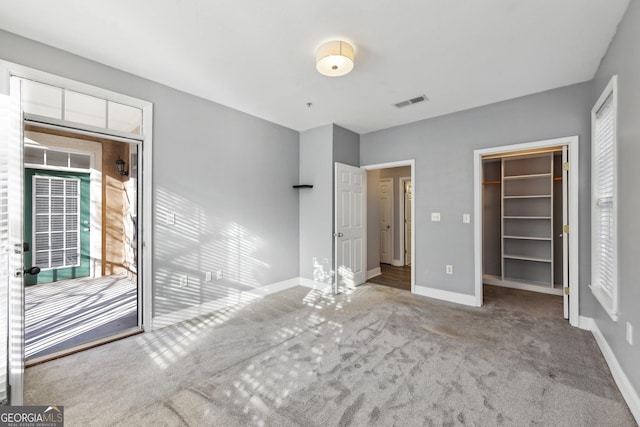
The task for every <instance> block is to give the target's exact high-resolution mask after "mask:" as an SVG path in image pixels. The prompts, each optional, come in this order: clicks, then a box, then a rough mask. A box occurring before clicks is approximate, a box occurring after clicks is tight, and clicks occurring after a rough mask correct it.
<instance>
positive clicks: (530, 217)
mask: <svg viewBox="0 0 640 427" xmlns="http://www.w3.org/2000/svg"><path fill="white" fill-rule="evenodd" d="M502 218H504V219H551V217H550V216H503V217H502Z"/></svg>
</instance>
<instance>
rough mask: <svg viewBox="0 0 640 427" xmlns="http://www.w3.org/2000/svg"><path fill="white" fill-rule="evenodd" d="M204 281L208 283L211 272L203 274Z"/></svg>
mask: <svg viewBox="0 0 640 427" xmlns="http://www.w3.org/2000/svg"><path fill="white" fill-rule="evenodd" d="M204 281H205V282H210V281H211V272H210V271H207V272H206V273H204Z"/></svg>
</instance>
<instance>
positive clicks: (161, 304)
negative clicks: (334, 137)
mask: <svg viewBox="0 0 640 427" xmlns="http://www.w3.org/2000/svg"><path fill="white" fill-rule="evenodd" d="M0 58H2V59H5V60H7V61H11V62H15V63H18V64H22V65H25V66H28V67H32V68H36V69H39V70H43V71H46V72H49V73H52V74H56V75H59V76H63V77H66V78H70V79H74V80H77V81H80V82H84V83H88V84H91V85H94V86H98V87H102V88H105V89H109V90H112V91H115V92H119V93H122V94H126V95H130V96H133V97H136V98H141V99H144V100H147V101H150V102H153V104H154V123H153V125H154V128H153V167H154V176H153V179H154V182H153V184H154V188H153V200H154V204H153V212H154V217H155V219H156V220H155V221H154V227H153V237H154V253H153V268H154V271H153V276H154V304H155V313H154V314H155V315H160V314H167V313H171V312H173V311H176V310H179V309H182V308H186V307H189V306H193V305H196V304H200V303H203V302H207V301H211V300H214V299H217V298H220V297H224V296H227V295H228V294H229V293H230V292H232V290H237V289H241V290H245V289H251V288H255V287H260V286H263V285H267V284H270V283H274V282H278V281H282V280H286V279H291V278H293V277H296V276H298V191H297V190H293V189H292V188H291V185H292V184H295V183H296V182H297V181H298V138H299V134H298V132H296V131H293V130H291V129H287V128H284V127H281V126H278V125H274V124H272V123H270V122H267V121H264V120H261V119H258V118H256V117H253V116H249V115H247V114H244V113H241V112H238V111H235V110H232V109H230V108H227V107H224V106H222V105H219V104H215V103H213V102H210V101H206V100H204V99H201V98H198V97H195V96H192V95H188V94H186V93H183V92H180V91H177V90H174V89H171V88H169V87H166V86H163V85H160V84H158V83H154V82H152V81H149V80H145V79H142V78H139V77H136V76H133V75H131V74H128V73H125V72H122V71H118V70H116V69H113V68H110V67H107V66H105V65H102V64H99V63H96V62H92V61H89V60H87V59H84V58H81V57H78V56H75V55H71V54H69V53H67V52H64V51H61V50H58V49H54V48H51V47H49V46H46V45H43V44H40V43H36V42H33V41H31V40H27V39H25V38H22V37H19V36H16V35H13V34H10V33H7V32H4V31H0ZM167 212H175V213H176V224H175V226H167V225H165V224H164V222H163V220H164V218H165V215H166V213H167ZM216 269H222V270H223V272H224V279H223V280H221V281H216V280H214V281H213V282H210V283H205V282H204V281H203V279H204V273H205V271H211V270H216ZM180 275H188V276H189V286H188V287H187V288H179V287H178V283H179V276H180Z"/></svg>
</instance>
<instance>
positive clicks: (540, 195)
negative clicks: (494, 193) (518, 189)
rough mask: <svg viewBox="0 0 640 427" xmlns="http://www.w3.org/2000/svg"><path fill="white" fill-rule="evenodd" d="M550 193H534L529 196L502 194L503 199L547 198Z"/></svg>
mask: <svg viewBox="0 0 640 427" xmlns="http://www.w3.org/2000/svg"><path fill="white" fill-rule="evenodd" d="M549 197H551V194H534V195H529V196H503V197H502V198H503V199H548V198H549Z"/></svg>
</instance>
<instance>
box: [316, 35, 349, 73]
mask: <svg viewBox="0 0 640 427" xmlns="http://www.w3.org/2000/svg"><path fill="white" fill-rule="evenodd" d="M316 69H317V70H318V72H319V73H320V74H324V75H325V76H329V77H338V76H344V75H345V74H347V73H349V72H350V71H351V70H353V46H351V45H350V44H349V43H347V42H345V41H342V40H334V41H330V42H327V43H323V44H322V45H320V47H319V48H318V51H317V53H316Z"/></svg>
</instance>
